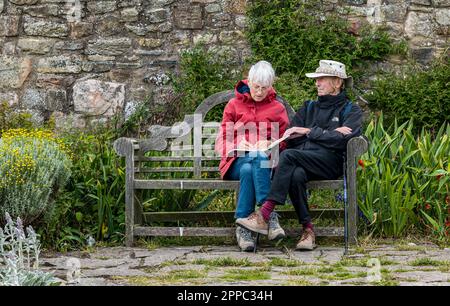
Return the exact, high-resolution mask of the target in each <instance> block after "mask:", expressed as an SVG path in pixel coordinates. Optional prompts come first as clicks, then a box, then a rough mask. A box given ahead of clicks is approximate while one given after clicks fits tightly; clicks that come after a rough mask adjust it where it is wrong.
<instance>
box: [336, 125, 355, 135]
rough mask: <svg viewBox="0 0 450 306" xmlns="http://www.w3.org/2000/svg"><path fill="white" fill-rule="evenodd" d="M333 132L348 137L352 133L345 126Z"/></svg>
mask: <svg viewBox="0 0 450 306" xmlns="http://www.w3.org/2000/svg"><path fill="white" fill-rule="evenodd" d="M335 131H337V132H339V133H341V134H342V135H349V134H351V133H352V129H351V128H349V127H346V126H341V127H338V128H337V129H335Z"/></svg>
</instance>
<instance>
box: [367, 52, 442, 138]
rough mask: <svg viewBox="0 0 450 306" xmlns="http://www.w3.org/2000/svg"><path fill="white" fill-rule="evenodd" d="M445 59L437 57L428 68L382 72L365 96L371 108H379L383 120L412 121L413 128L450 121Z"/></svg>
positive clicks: (432, 126) (433, 127)
mask: <svg viewBox="0 0 450 306" xmlns="http://www.w3.org/2000/svg"><path fill="white" fill-rule="evenodd" d="M449 68H450V67H449V62H448V59H446V60H438V61H436V62H435V63H434V64H433V66H432V67H431V68H430V69H429V70H424V69H423V68H421V67H408V68H407V69H405V71H403V72H402V73H401V74H400V75H398V76H396V75H394V74H389V75H383V76H381V77H379V78H378V79H377V80H376V81H375V82H374V87H373V91H372V93H371V94H368V95H366V99H367V100H368V101H369V103H370V104H369V105H370V107H371V108H372V109H374V110H382V111H383V113H384V114H385V115H386V121H387V122H388V123H393V121H394V118H397V120H398V121H399V122H400V123H403V122H405V121H407V120H409V119H413V120H414V125H415V130H416V131H419V130H420V129H421V128H422V127H424V128H428V129H431V128H432V129H437V128H438V127H439V126H440V125H442V124H443V123H444V122H450V101H449V97H450V83H449V82H450V69H449Z"/></svg>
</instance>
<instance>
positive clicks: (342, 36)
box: [247, 0, 395, 88]
mask: <svg viewBox="0 0 450 306" xmlns="http://www.w3.org/2000/svg"><path fill="white" fill-rule="evenodd" d="M323 12H325V9H324V7H323V6H322V4H321V2H320V1H312V0H306V1H305V0H274V1H272V0H270V1H269V0H263V1H252V2H251V4H250V5H249V8H248V10H247V15H248V17H249V24H248V31H247V37H248V40H249V42H250V44H251V47H252V51H253V53H254V56H255V58H256V59H265V60H268V61H270V62H271V63H272V64H273V65H274V67H275V68H276V71H277V73H278V74H280V75H282V74H283V73H286V72H289V73H295V74H298V75H301V76H303V75H304V73H305V72H310V71H314V69H315V68H316V67H317V65H318V62H319V60H321V59H334V60H338V61H341V62H343V63H345V64H346V65H347V66H348V68H349V70H351V68H352V67H353V66H355V65H362V64H364V63H365V62H366V61H368V60H369V61H370V60H379V59H382V58H383V57H384V56H385V55H387V54H389V53H390V52H392V51H394V48H395V44H392V41H391V39H390V37H389V35H388V34H387V33H386V32H384V31H383V30H382V29H380V28H372V27H370V26H368V25H365V26H363V27H362V28H361V30H360V33H359V37H358V36H355V35H354V34H352V33H351V32H350V31H349V23H348V21H347V20H346V19H345V18H343V17H340V16H339V15H338V13H336V12H330V13H327V14H324V13H323ZM253 60H254V59H253ZM309 87H310V88H312V87H313V86H312V83H311V85H310V86H309Z"/></svg>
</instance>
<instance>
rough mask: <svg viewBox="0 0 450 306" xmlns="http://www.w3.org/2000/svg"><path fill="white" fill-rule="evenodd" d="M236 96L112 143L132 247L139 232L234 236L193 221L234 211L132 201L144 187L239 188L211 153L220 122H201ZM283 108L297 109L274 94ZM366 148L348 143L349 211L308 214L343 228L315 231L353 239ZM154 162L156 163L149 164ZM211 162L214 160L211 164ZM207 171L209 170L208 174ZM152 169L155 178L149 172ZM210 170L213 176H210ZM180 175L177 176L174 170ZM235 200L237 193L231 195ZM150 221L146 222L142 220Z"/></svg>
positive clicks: (287, 215) (337, 184) (337, 183)
mask: <svg viewBox="0 0 450 306" xmlns="http://www.w3.org/2000/svg"><path fill="white" fill-rule="evenodd" d="M233 96H234V92H233V91H232V90H229V91H223V92H220V93H217V94H214V95H212V96H210V97H208V98H207V99H205V101H203V103H201V105H200V106H199V107H198V108H197V109H196V110H195V113H194V114H193V115H187V116H185V120H184V122H183V123H180V124H177V125H174V126H172V127H165V126H159V125H157V126H152V127H150V129H149V132H150V135H151V138H150V139H132V138H119V139H117V140H116V141H115V142H114V148H115V150H116V152H117V153H118V154H119V155H120V156H123V157H125V159H126V186H125V188H126V191H125V192H126V193H125V205H126V207H125V217H126V245H127V246H132V245H133V242H134V239H135V237H137V236H232V235H234V233H235V228H234V227H233V226H228V227H211V226H209V227H208V226H203V227H202V226H197V225H199V224H200V223H202V221H205V220H219V221H224V222H225V223H226V222H228V224H230V223H231V224H232V223H233V222H234V211H171V212H168V211H163V212H143V208H142V205H139V204H138V201H136V191H137V190H142V189H179V190H183V189H184V190H189V189H201V190H235V192H236V193H235V194H236V195H237V194H238V191H239V181H225V180H221V179H220V176H219V174H218V167H217V165H218V163H219V160H220V157H219V156H217V155H216V154H215V152H214V141H215V138H216V135H217V132H218V129H219V127H220V123H207V122H203V121H204V119H205V116H206V115H207V114H208V112H209V111H210V110H211V109H213V108H214V107H215V106H217V105H219V104H223V103H226V102H228V101H229V100H230V99H231V98H232V97H233ZM277 98H278V100H280V101H281V102H282V103H283V104H284V105H285V107H286V110H287V112H288V116H289V117H290V118H292V117H293V116H294V114H295V112H294V110H293V109H292V107H291V106H290V105H289V104H288V103H287V102H286V101H285V100H284V99H283V98H282V97H277ZM366 150H367V141H366V140H365V139H364V138H363V137H355V138H353V139H351V140H350V141H349V142H348V145H347V161H348V162H347V169H346V173H347V179H346V183H347V190H348V193H347V194H348V205H347V206H348V210H347V211H345V210H344V209H311V210H310V212H311V215H312V218H315V217H318V216H320V217H322V218H345V217H347V218H346V219H347V220H348V222H345V225H346V227H323V228H320V227H318V228H316V234H317V235H318V236H343V235H344V234H345V231H347V234H348V236H347V237H348V241H349V242H350V243H355V242H356V240H357V218H358V215H357V214H358V213H357V198H356V161H357V158H358V157H359V156H360V155H361V154H363V153H364V152H365V151H366ZM150 151H153V152H155V151H156V152H160V153H158V154H159V155H163V154H164V153H165V155H163V156H154V154H153V156H148V155H149V154H146V153H147V152H150ZM170 162H188V163H190V165H187V166H184V165H183V166H181V167H171V166H170V165H169V166H168V165H167V164H168V163H170ZM152 163H153V164H155V163H156V164H157V165H158V166H152ZM211 163H213V164H214V165H213V166H211ZM163 173H166V174H167V173H169V174H171V173H177V174H180V173H185V174H186V173H188V174H190V175H188V176H187V177H186V176H185V177H182V178H162V177H160V176H157V177H156V178H155V174H156V175H160V174H161V175H162V174H163ZM207 173H208V174H209V175H208V174H207ZM149 174H153V177H151V176H150V177H149ZM211 174H212V175H213V176H215V177H213V178H211ZM177 176H179V175H177ZM205 176H208V178H205ZM343 184H344V180H343V179H340V180H327V181H310V182H309V183H308V188H309V189H334V190H338V189H342V188H343ZM235 198H236V199H237V197H235ZM277 212H278V213H279V215H280V217H281V218H282V220H283V219H296V218H297V216H296V214H295V211H293V210H289V211H283V210H280V211H278V210H277ZM189 221H191V222H194V223H195V226H152V224H155V223H156V224H158V225H160V224H162V223H164V222H189ZM146 224H149V225H146ZM300 233H301V230H300V229H299V226H297V227H296V228H295V229H290V228H287V229H286V234H287V235H288V236H295V235H297V236H298V235H300Z"/></svg>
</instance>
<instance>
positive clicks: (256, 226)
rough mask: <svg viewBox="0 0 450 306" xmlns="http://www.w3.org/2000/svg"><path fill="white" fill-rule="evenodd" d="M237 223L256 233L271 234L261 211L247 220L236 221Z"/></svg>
mask: <svg viewBox="0 0 450 306" xmlns="http://www.w3.org/2000/svg"><path fill="white" fill-rule="evenodd" d="M236 223H237V224H238V225H240V226H242V227H244V228H246V229H248V230H250V231H252V232H255V233H260V234H263V235H267V233H268V232H269V224H268V223H267V222H266V221H265V220H264V218H263V216H262V215H261V213H260V212H259V210H258V211H256V212H254V213H252V214H251V215H250V216H248V217H247V218H239V219H236Z"/></svg>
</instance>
